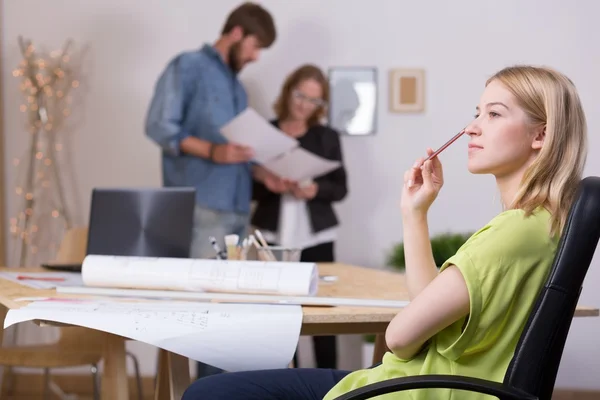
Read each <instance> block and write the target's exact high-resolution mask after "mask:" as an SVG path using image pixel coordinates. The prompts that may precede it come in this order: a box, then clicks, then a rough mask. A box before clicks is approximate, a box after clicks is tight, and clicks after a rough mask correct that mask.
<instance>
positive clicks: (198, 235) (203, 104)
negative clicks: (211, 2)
mask: <svg viewBox="0 0 600 400" xmlns="http://www.w3.org/2000/svg"><path fill="white" fill-rule="evenodd" d="M275 38H276V29H275V25H274V22H273V18H272V17H271V15H270V14H269V12H268V11H267V10H265V9H264V8H262V7H261V6H260V5H258V4H255V3H251V2H247V3H244V4H242V5H240V6H239V7H237V8H236V9H234V10H233V11H231V13H230V14H229V16H228V18H227V20H226V22H225V25H224V26H223V29H222V31H221V36H220V37H219V38H218V39H217V41H216V42H215V43H214V44H213V45H210V44H205V45H204V46H202V47H201V48H200V49H198V50H196V51H190V52H183V53H180V54H178V55H177V56H175V57H174V58H173V59H172V60H171V61H170V62H169V63H168V64H167V66H166V68H165V70H164V71H163V72H162V74H161V75H160V77H159V79H158V82H157V83H156V86H155V88H154V95H153V97H152V101H151V103H150V107H149V110H148V114H147V116H146V123H145V131H146V135H147V136H148V137H149V138H150V139H151V140H153V141H154V142H156V143H157V144H158V145H159V146H160V147H161V150H162V176H163V185H164V186H167V187H181V186H185V187H194V188H195V189H196V207H195V210H194V228H193V234H192V242H191V247H190V257H192V258H214V257H215V250H214V249H213V247H212V244H211V242H210V240H209V237H210V236H214V237H215V238H217V239H218V240H220V241H222V240H223V238H224V236H225V235H229V234H237V235H239V236H240V237H244V236H246V233H247V230H248V225H249V214H250V203H251V200H252V166H251V163H250V160H251V158H252V156H253V154H252V149H249V148H247V147H244V146H241V145H238V144H235V143H228V142H227V140H226V139H225V138H224V137H223V135H222V134H221V133H220V128H221V127H222V126H223V125H224V124H226V123H227V122H229V121H230V120H231V119H233V118H234V117H235V116H236V115H238V114H239V113H241V112H242V111H243V110H244V109H245V108H246V107H247V105H248V104H247V103H248V102H247V94H246V91H245V89H244V87H243V86H242V84H241V82H240V81H239V79H238V74H239V73H240V71H241V70H242V69H243V68H244V66H245V65H247V64H249V63H251V62H254V61H256V60H257V59H258V56H259V53H260V52H261V50H263V49H266V48H269V47H270V46H271V45H272V44H273V42H274V41H275ZM166 206H168V205H166ZM222 248H223V247H222ZM219 372H222V371H221V370H220V369H217V368H215V367H212V366H210V365H207V364H204V363H198V377H201V376H206V375H211V374H214V373H219Z"/></svg>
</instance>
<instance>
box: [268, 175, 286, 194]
mask: <svg viewBox="0 0 600 400" xmlns="http://www.w3.org/2000/svg"><path fill="white" fill-rule="evenodd" d="M264 184H265V186H266V187H267V189H269V190H270V191H271V192H273V193H279V194H282V193H286V192H289V191H290V189H291V187H292V184H291V183H290V182H288V181H287V180H285V179H281V178H280V177H278V176H276V175H267V176H266V177H265V180H264Z"/></svg>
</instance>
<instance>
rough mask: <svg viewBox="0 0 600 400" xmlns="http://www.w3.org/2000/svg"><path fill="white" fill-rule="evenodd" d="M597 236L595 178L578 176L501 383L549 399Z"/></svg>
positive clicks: (599, 203) (599, 201)
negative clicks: (547, 265) (545, 274)
mask: <svg viewBox="0 0 600 400" xmlns="http://www.w3.org/2000/svg"><path fill="white" fill-rule="evenodd" d="M599 238H600V177H595V176H594V177H586V178H584V179H582V180H581V182H580V184H579V188H578V192H577V196H576V198H575V201H574V202H573V205H572V207H571V210H570V211H569V216H568V219H567V223H566V225H565V228H564V230H563V232H562V235H561V238H560V242H559V245H558V250H557V252H556V256H555V258H554V264H553V266H552V270H551V272H550V276H549V278H548V281H547V283H546V285H545V286H544V288H543V289H542V291H541V292H540V295H539V297H538V299H537V302H536V304H535V305H534V307H533V309H532V312H531V315H530V317H529V320H528V321H527V324H526V326H525V329H524V330H523V333H522V335H521V338H520V340H519V343H518V344H517V349H516V351H515V354H514V357H513V359H512V361H511V363H510V365H509V367H508V370H507V372H506V375H505V377H504V382H505V383H507V384H509V385H511V386H513V387H516V388H519V389H522V390H524V391H526V392H528V393H530V394H533V395H536V396H538V398H539V399H551V397H552V391H553V390H554V384H555V380H556V375H557V372H558V367H559V365H560V360H561V357H562V353H563V349H564V345H565V341H566V339H567V335H568V333H569V328H570V327H571V320H572V319H573V315H574V313H575V308H576V307H577V302H578V300H579V294H580V293H581V287H582V285H583V281H584V278H585V275H586V274H587V271H588V268H589V266H590V263H591V261H592V258H593V256H594V253H595V251H596V246H597V244H598V239H599Z"/></svg>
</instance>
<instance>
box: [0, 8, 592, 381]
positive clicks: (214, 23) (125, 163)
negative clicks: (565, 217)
mask: <svg viewBox="0 0 600 400" xmlns="http://www.w3.org/2000/svg"><path fill="white" fill-rule="evenodd" d="M262 3H263V4H264V5H265V6H266V7H268V8H269V9H270V10H271V11H272V13H273V15H274V16H275V18H276V22H277V26H278V29H279V36H278V40H277V42H276V43H275V46H274V47H273V48H272V49H271V50H269V51H266V52H265V53H264V54H263V55H262V59H261V60H260V62H259V63H256V64H255V65H252V66H250V67H249V68H247V70H245V71H244V72H243V74H242V79H243V80H244V82H245V83H246V84H247V87H248V89H249V94H250V98H251V104H252V105H253V106H254V107H256V108H257V109H258V110H259V111H261V112H263V113H264V115H265V116H271V115H272V114H271V109H270V105H271V103H272V101H273V99H274V97H275V96H276V94H277V91H278V89H279V87H280V85H281V83H282V81H283V79H284V77H285V76H286V74H288V73H289V72H290V71H291V70H292V69H293V68H295V67H296V66H298V65H299V64H301V63H304V62H313V63H317V64H318V65H320V66H322V67H323V68H328V67H331V66H352V65H367V66H376V67H378V68H379V78H380V86H379V88H380V93H379V105H380V110H379V120H378V125H379V131H378V132H377V134H376V135H374V136H370V137H362V138H350V137H344V138H343V147H344V152H345V156H346V161H347V166H348V171H349V179H350V195H349V197H348V199H347V200H346V201H345V202H344V203H343V204H341V205H340V207H339V212H340V216H341V219H342V221H343V228H342V232H341V238H340V241H339V245H338V248H337V255H338V259H339V260H340V261H342V262H347V263H353V264H357V265H364V266H369V267H377V266H381V265H382V264H384V259H385V253H386V251H387V250H388V249H389V248H390V247H391V246H392V244H393V243H395V242H397V241H399V240H401V239H402V237H401V235H402V230H401V227H402V225H401V224H402V222H401V220H400V217H399V213H398V202H399V193H400V187H401V182H402V174H403V172H404V170H405V169H406V168H407V167H408V166H409V165H410V164H411V163H412V162H413V161H414V159H415V158H416V157H418V156H421V155H423V154H424V149H425V148H426V147H427V146H431V147H437V146H438V145H440V144H442V143H443V142H444V141H445V140H446V139H448V138H449V137H450V136H452V135H454V134H455V133H456V132H457V131H458V130H459V129H461V128H462V127H463V126H464V125H465V124H466V122H467V121H469V119H470V118H471V116H472V115H473V112H474V107H475V105H476V104H477V102H478V100H479V95H480V93H481V90H482V88H483V84H484V81H485V79H486V78H487V77H488V76H489V75H491V74H492V73H493V72H495V71H496V70H498V69H500V68H502V67H504V66H506V65H508V64H513V63H536V64H548V65H551V66H553V67H556V68H558V69H560V70H562V71H563V72H565V73H567V74H568V75H569V76H570V77H571V78H572V79H573V80H574V81H575V83H576V84H577V86H578V88H579V90H580V94H581V97H582V100H583V102H584V105H585V109H586V111H587V115H588V120H589V127H590V150H591V155H594V154H595V153H596V152H597V150H596V148H597V144H598V134H597V130H598V126H599V124H600V121H599V119H598V116H597V114H596V113H595V112H594V111H595V110H596V109H597V108H598V105H599V104H600V90H599V89H600V79H599V78H598V74H597V69H598V68H597V66H598V64H599V63H600V56H599V55H598V54H599V53H598V51H597V46H596V45H595V39H593V38H595V37H596V38H597V37H599V36H600V27H599V26H598V24H597V21H596V15H598V12H600V6H599V5H597V4H596V3H594V2H591V1H588V2H583V1H580V2H572V3H571V5H567V2H564V1H560V0H546V1H541V0H537V1H529V2H522V1H517V0H507V1H504V2H500V3H498V2H495V3H489V2H484V1H475V0H463V1H460V2H439V1H422V2H414V1H411V2H409V1H399V0H396V1H391V0H390V1H384V0H371V1H358V0H356V1H352V2H348V1H347V0H346V1H344V0H326V1H323V0H303V1H298V0H294V1H292V0H290V1H283V0H265V1H262ZM237 4H238V1H233V0H221V1H220V2H212V1H208V0H203V1H198V0H170V1H167V0H162V1H161V0H137V1H134V0H95V1H85V2H83V1H78V0H53V1H52V2H46V1H41V0H37V1H36V0H19V1H6V2H4V10H3V13H2V22H1V28H2V29H3V35H2V37H3V43H2V46H3V49H2V63H3V68H4V77H3V78H4V82H5V88H4V91H3V93H2V94H3V96H4V104H5V107H6V110H5V116H6V121H5V132H6V139H5V140H6V150H5V151H6V164H7V165H6V179H7V183H8V185H11V184H12V183H13V182H14V170H13V169H12V166H11V164H10V163H11V160H12V158H13V157H14V156H15V155H16V154H20V153H21V152H22V150H23V149H24V146H25V145H26V138H27V135H25V134H24V133H23V131H22V129H21V127H22V124H23V115H22V114H21V113H20V112H19V111H18V107H19V104H20V101H21V95H20V93H19V91H18V86H17V81H16V79H15V78H13V77H12V76H11V70H12V69H13V68H14V67H15V66H16V65H17V64H18V62H19V53H18V48H17V42H16V37H17V35H19V34H23V35H25V36H27V37H30V38H32V39H33V40H34V41H35V42H37V43H40V44H43V45H44V46H47V47H51V48H57V47H59V46H60V45H61V44H62V42H63V40H65V39H66V38H67V37H72V38H74V39H75V40H76V41H77V43H78V44H83V45H87V46H89V54H88V56H89V57H88V59H87V62H86V64H85V65H86V70H85V71H84V73H85V75H86V77H85V78H84V79H83V80H82V86H83V89H84V90H85V93H86V94H85V97H84V99H83V100H84V103H82V104H81V107H80V110H79V111H78V113H79V114H78V116H77V117H78V121H79V123H78V129H77V131H76V135H75V137H74V139H73V141H72V143H71V146H72V148H73V151H74V154H75V161H76V162H75V165H76V166H77V175H78V192H79V196H80V200H81V202H82V204H83V213H82V216H83V218H84V217H85V216H86V215H87V210H88V202H89V194H90V190H91V188H92V187H94V186H102V185H111V186H116V185H135V186H144V185H159V184H160V176H159V153H158V149H157V148H156V146H154V145H153V144H152V143H150V142H149V141H148V140H147V139H146V138H145V137H144V134H143V120H144V115H145V112H146V109H147V106H148V102H149V98H150V96H151V93H152V90H153V86H154V83H155V80H156V78H157V76H158V74H159V73H160V71H161V70H162V68H163V67H164V66H165V64H166V62H167V61H168V60H169V59H170V58H171V57H172V56H174V55H175V54H176V53H178V52H179V51H182V50H188V49H194V48H198V47H199V46H201V45H202V43H204V42H212V41H213V40H214V39H215V37H216V36H217V33H218V31H219V30H220V28H221V24H222V22H223V20H224V18H225V16H226V14H227V13H228V12H229V10H230V9H231V8H233V7H234V6H236V5H237ZM350 4H352V6H350ZM34 10H35V12H33V11H34ZM395 67H423V68H425V69H426V74H427V81H426V88H427V89H426V102H427V105H426V108H427V110H426V112H425V113H423V114H416V115H399V114H390V113H389V112H388V111H387V99H388V89H387V88H388V82H387V74H388V71H389V69H390V68H395ZM465 150H466V149H465V142H459V143H457V144H455V145H454V146H452V147H451V148H450V149H448V150H447V151H446V152H445V153H444V155H443V162H444V165H445V177H446V187H445V188H444V189H443V190H442V193H441V194H440V196H439V199H438V201H437V202H436V204H435V205H434V207H433V209H432V211H431V218H430V221H431V223H430V225H431V230H432V233H437V232H441V231H446V230H453V231H463V230H473V229H477V228H478V227H479V226H481V225H482V224H484V223H485V222H486V221H487V220H488V219H490V218H491V217H492V216H493V215H494V213H496V212H498V211H499V207H498V204H499V198H498V196H497V195H496V194H495V187H494V182H493V181H492V179H490V178H489V177H481V176H471V175H469V173H468V172H467V170H466V169H465V160H466V158H465V156H466V151H465ZM587 174H600V162H599V161H597V160H593V159H591V158H590V159H589V161H588V166H587V169H586V175H587ZM459 188H460V189H459ZM7 193H8V194H7V196H8V199H7V206H8V210H9V211H10V212H11V213H12V210H13V208H12V207H13V202H12V200H13V199H12V196H11V195H10V190H8V191H7ZM598 267H599V265H598V261H597V260H595V261H594V265H593V267H592V269H591V271H590V273H589V276H588V279H587V285H586V287H585V289H584V292H583V294H582V299H581V302H582V303H584V304H589V305H593V306H600V290H598V289H599V287H598V286H599V284H598V278H599V277H600V272H599V271H598ZM599 334H600V319H576V320H575V321H574V323H573V327H572V332H571V335H570V337H569V340H568V344H567V348H566V350H565V354H564V359H563V362H562V366H561V370H560V374H559V375H560V376H559V379H558V385H560V386H570V387H589V388H599V389H600V383H599V382H598V380H597V379H596V377H597V376H598V375H599V374H600V361H599V360H600V350H598V346H596V345H595V344H596V342H595V340H596V338H597V337H600V335H599ZM353 343H354V344H356V341H354V342H353ZM352 350H356V352H357V353H358V352H359V349H352ZM345 353H348V354H353V353H352V351H351V349H346V350H345ZM344 357H349V358H348V359H347V360H346V361H345V365H344V366H347V367H353V366H355V365H356V362H357V361H356V359H355V358H353V356H347V355H345V356H344ZM151 361H152V359H151ZM578 367H581V369H580V368H578Z"/></svg>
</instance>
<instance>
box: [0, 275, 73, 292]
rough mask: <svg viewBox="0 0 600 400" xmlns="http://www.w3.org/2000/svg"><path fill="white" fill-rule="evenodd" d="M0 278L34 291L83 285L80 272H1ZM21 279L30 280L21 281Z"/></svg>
mask: <svg viewBox="0 0 600 400" xmlns="http://www.w3.org/2000/svg"><path fill="white" fill-rule="evenodd" d="M0 277H2V278H4V279H6V280H8V281H11V282H15V283H18V284H21V285H23V286H27V287H30V288H33V289H54V288H56V287H59V286H81V285H83V280H82V278H81V273H79V272H0ZM19 277H21V278H29V279H19ZM54 279H60V281H54Z"/></svg>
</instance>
